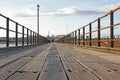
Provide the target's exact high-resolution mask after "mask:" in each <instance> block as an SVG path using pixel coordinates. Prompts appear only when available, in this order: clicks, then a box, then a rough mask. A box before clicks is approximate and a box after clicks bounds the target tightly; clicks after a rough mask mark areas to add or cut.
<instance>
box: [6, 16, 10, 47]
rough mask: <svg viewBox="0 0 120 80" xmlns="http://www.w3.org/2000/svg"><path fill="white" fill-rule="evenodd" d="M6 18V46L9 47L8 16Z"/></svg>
mask: <svg viewBox="0 0 120 80" xmlns="http://www.w3.org/2000/svg"><path fill="white" fill-rule="evenodd" d="M6 19H7V21H6V47H9V18H6Z"/></svg>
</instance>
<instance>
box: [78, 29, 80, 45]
mask: <svg viewBox="0 0 120 80" xmlns="http://www.w3.org/2000/svg"><path fill="white" fill-rule="evenodd" d="M78 37H79V39H78V41H79V43H78V44H79V45H80V29H78Z"/></svg>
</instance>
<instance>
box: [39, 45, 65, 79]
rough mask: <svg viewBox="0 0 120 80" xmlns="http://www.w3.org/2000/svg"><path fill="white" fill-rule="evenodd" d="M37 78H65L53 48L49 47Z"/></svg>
mask: <svg viewBox="0 0 120 80" xmlns="http://www.w3.org/2000/svg"><path fill="white" fill-rule="evenodd" d="M53 47H54V46H53ZM39 80H67V77H66V75H65V72H64V69H63V67H62V64H61V61H60V59H59V56H58V55H57V50H56V49H55V48H52V49H51V52H50V53H49V55H48V57H47V60H46V63H45V65H44V68H43V70H42V72H41V74H40V77H39Z"/></svg>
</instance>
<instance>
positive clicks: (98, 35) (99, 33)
mask: <svg viewBox="0 0 120 80" xmlns="http://www.w3.org/2000/svg"><path fill="white" fill-rule="evenodd" d="M98 47H100V18H98Z"/></svg>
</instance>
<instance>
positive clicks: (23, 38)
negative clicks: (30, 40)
mask: <svg viewBox="0 0 120 80" xmlns="http://www.w3.org/2000/svg"><path fill="white" fill-rule="evenodd" d="M22 46H24V26H22Z"/></svg>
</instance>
